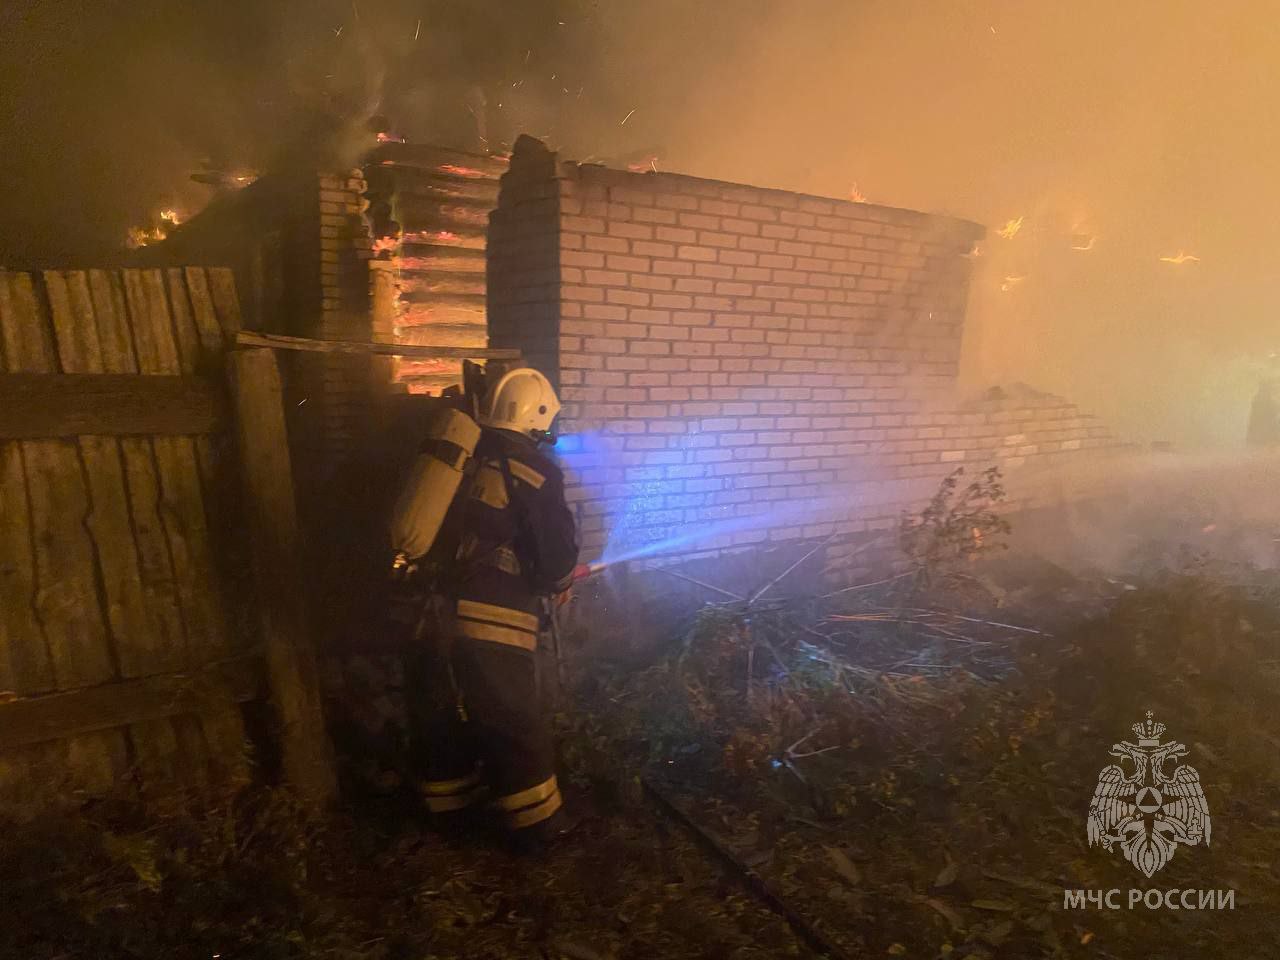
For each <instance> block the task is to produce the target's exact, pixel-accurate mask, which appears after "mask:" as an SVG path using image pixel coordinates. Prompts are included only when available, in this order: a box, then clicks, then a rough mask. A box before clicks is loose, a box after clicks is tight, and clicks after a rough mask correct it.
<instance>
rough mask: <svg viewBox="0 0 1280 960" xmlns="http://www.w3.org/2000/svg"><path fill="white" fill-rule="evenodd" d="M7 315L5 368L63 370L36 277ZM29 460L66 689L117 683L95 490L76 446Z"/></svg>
mask: <svg viewBox="0 0 1280 960" xmlns="http://www.w3.org/2000/svg"><path fill="white" fill-rule="evenodd" d="M7 283H8V286H9V303H8V309H6V310H5V312H4V314H3V315H0V327H3V338H4V346H5V358H6V365H7V366H8V367H9V369H10V370H11V371H12V372H25V373H52V372H53V371H55V370H56V369H57V354H56V351H55V349H54V345H53V339H52V336H51V329H50V325H49V322H48V319H47V318H46V317H45V315H44V311H43V309H42V308H41V304H39V302H38V300H37V297H36V291H35V288H34V285H33V283H32V278H31V276H30V275H28V274H23V273H12V274H9V275H8V277H7ZM22 458H23V463H24V465H25V468H26V475H27V497H28V501H29V503H30V507H31V524H32V533H33V540H34V543H35V560H36V596H35V604H36V616H37V617H38V619H39V622H40V624H41V626H42V627H43V628H44V634H45V638H46V640H47V642H48V644H49V652H50V656H51V657H52V660H53V670H54V679H55V681H56V682H57V684H58V685H59V686H61V687H72V686H83V685H85V684H88V683H98V682H101V681H103V680H105V679H108V678H110V677H111V676H112V675H113V674H114V672H115V668H114V665H113V664H112V658H111V652H110V646H109V643H108V639H107V633H106V626H105V623H104V621H103V616H102V611H101V610H100V609H99V604H98V592H97V577H96V569H95V558H94V553H93V544H92V543H91V541H90V540H89V537H88V534H87V532H86V530H85V526H84V524H85V520H86V518H87V517H88V514H89V491H88V489H87V487H86V484H85V476H84V470H83V467H82V464H81V461H80V451H79V449H78V447H77V445H76V444H75V442H73V441H66V440H25V441H23V443H22Z"/></svg>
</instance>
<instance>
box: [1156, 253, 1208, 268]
mask: <svg viewBox="0 0 1280 960" xmlns="http://www.w3.org/2000/svg"><path fill="white" fill-rule="evenodd" d="M1160 262H1161V263H1172V264H1175V265H1178V266H1181V265H1182V264H1184V263H1199V262H1200V258H1199V257H1197V256H1195V255H1193V254H1190V253H1187V252H1186V251H1184V250H1179V251H1178V253H1177V255H1176V256H1172V257H1161V258H1160Z"/></svg>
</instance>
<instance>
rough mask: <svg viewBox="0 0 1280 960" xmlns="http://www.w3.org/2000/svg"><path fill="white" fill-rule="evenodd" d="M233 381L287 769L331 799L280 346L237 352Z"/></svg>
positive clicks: (310, 792) (308, 790)
mask: <svg viewBox="0 0 1280 960" xmlns="http://www.w3.org/2000/svg"><path fill="white" fill-rule="evenodd" d="M229 367H230V374H231V376H230V380H231V386H232V394H233V396H234V399H235V406H236V411H237V416H236V426H237V437H238V439H239V445H240V461H241V470H242V473H243V476H244V484H245V487H244V494H245V498H244V505H245V510H244V512H245V517H246V520H247V521H248V524H249V530H250V542H251V545H252V550H253V571H254V576H255V579H256V582H257V584H258V585H259V591H258V593H259V596H260V598H261V603H262V611H261V613H262V628H263V638H264V641H265V643H266V655H267V671H268V674H269V676H270V680H271V694H272V700H273V702H274V704H275V708H276V712H277V714H278V719H279V723H280V729H281V737H282V747H283V755H284V769H285V775H286V776H287V777H288V779H289V781H290V782H291V783H292V784H293V785H294V787H295V789H297V790H298V792H299V794H300V795H301V796H302V797H303V798H305V799H306V800H308V801H309V802H310V803H312V804H313V805H315V806H323V805H326V804H328V803H330V802H331V801H332V800H333V798H334V794H335V790H336V785H335V781H334V774H333V763H332V754H331V750H330V747H329V741H328V737H327V735H326V733H325V727H324V715H323V709H322V703H321V695H320V678H319V670H318V667H317V664H316V656H315V650H314V649H313V647H312V645H311V641H312V634H311V631H310V630H309V629H308V611H307V606H306V602H305V598H304V595H303V579H302V575H301V571H300V570H299V568H298V557H299V538H298V520H297V507H296V504H295V503H294V487H293V475H292V468H291V465H290V459H289V443H288V436H287V434H286V430H285V421H284V409H283V405H282V394H281V388H280V371H279V367H278V366H277V364H276V357H275V353H274V352H273V351H272V350H269V349H264V348H259V349H250V350H237V351H235V352H234V353H232V354H231V357H230V363H229Z"/></svg>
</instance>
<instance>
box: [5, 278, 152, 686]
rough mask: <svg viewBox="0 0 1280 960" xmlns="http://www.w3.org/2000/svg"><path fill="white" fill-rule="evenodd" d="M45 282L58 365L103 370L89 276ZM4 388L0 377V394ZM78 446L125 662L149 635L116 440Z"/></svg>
mask: <svg viewBox="0 0 1280 960" xmlns="http://www.w3.org/2000/svg"><path fill="white" fill-rule="evenodd" d="M45 283H46V285H47V288H48V290H49V305H50V310H51V314H52V319H53V331H54V336H55V338H56V339H57V343H58V354H59V357H60V358H61V361H62V369H63V370H65V371H67V372H68V373H71V374H101V373H102V369H103V362H102V349H101V345H100V341H99V339H98V327H97V323H96V322H95V320H94V315H93V303H92V299H91V296H90V291H89V283H88V278H87V277H86V276H85V275H84V274H82V273H81V274H65V275H64V274H56V273H53V272H52V271H51V272H48V273H46V274H45ZM104 376H105V375H104ZM59 379H62V380H65V379H67V378H65V377H64V378H59ZM76 379H77V380H78V381H82V380H86V379H87V380H93V379H95V377H93V376H89V377H77V378H76ZM113 379H114V378H113ZM119 379H120V380H124V381H127V382H129V383H131V384H133V385H135V386H137V385H140V384H141V383H142V382H145V381H144V378H141V377H135V376H130V375H127V374H126V375H123V376H120V377H119ZM3 392H4V391H3V378H0V395H2V394H3ZM0 405H2V404H0ZM80 452H81V455H82V456H83V457H84V464H85V473H86V476H87V479H88V484H89V493H90V497H91V504H92V506H91V508H90V513H89V517H88V521H87V525H88V529H89V533H90V536H91V537H92V538H93V543H94V547H95V549H96V551H97V557H98V569H99V574H100V576H101V578H102V586H103V592H104V595H105V598H106V601H107V623H108V625H109V627H110V629H111V637H112V641H113V642H112V646H113V648H114V651H115V652H114V657H115V660H116V662H117V663H121V664H123V663H126V662H128V661H129V660H130V659H131V657H132V655H131V651H132V650H133V649H134V648H135V647H141V648H143V649H145V648H146V647H147V645H148V644H149V643H150V642H151V637H150V636H149V635H148V634H149V623H148V619H147V601H146V596H145V595H144V593H143V590H142V576H141V573H140V570H139V565H138V549H137V545H136V544H135V543H134V539H133V524H132V523H131V522H130V519H129V496H128V491H127V490H126V488H125V477H124V466H123V464H122V462H121V459H120V444H119V442H118V441H116V440H114V439H112V438H110V437H101V436H85V437H81V439H80Z"/></svg>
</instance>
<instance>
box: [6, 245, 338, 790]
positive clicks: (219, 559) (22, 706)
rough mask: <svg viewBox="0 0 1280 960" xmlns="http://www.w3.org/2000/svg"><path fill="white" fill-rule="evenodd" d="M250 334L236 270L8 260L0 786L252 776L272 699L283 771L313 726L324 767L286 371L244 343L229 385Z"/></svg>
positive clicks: (95, 785)
mask: <svg viewBox="0 0 1280 960" xmlns="http://www.w3.org/2000/svg"><path fill="white" fill-rule="evenodd" d="M239 326H240V321H239V311H238V307H237V302H236V294H235V288H234V283H233V281H232V278H231V274H230V272H229V271H226V270H219V269H208V270H206V269H203V268H171V269H166V270H158V269H155V270H123V271H113V272H108V271H99V270H90V271H47V272H44V273H40V274H28V273H4V272H0V800H2V801H6V802H10V803H12V802H18V803H21V802H23V801H36V802H38V801H39V800H40V798H42V797H47V795H48V794H49V791H50V790H53V791H56V792H58V793H60V794H62V795H64V796H73V795H76V794H77V793H78V792H83V791H88V792H95V793H96V792H105V791H108V790H110V789H112V788H113V786H114V785H116V784H118V783H119V782H120V781H121V779H122V778H125V777H135V778H137V779H138V780H140V781H141V783H142V784H143V785H144V787H145V786H147V785H149V784H154V785H156V786H157V787H159V786H166V787H167V786H169V785H172V784H174V783H177V784H182V785H187V786H190V787H197V788H198V787H201V786H203V785H206V784H209V783H212V782H215V781H227V780H232V781H234V780H237V779H242V778H244V777H246V776H247V774H248V770H247V765H246V752H245V748H244V738H245V731H244V727H243V721H242V711H241V709H240V704H242V703H244V702H245V701H248V700H252V699H258V698H261V697H263V696H266V695H267V694H268V692H269V693H270V694H271V696H272V697H273V699H274V700H275V702H276V706H277V715H278V719H279V720H280V721H281V723H282V725H283V727H284V729H285V733H284V738H285V741H286V742H285V753H286V757H285V765H286V773H288V772H289V770H288V767H289V751H290V744H289V742H288V741H289V738H290V736H294V737H296V736H297V735H298V734H299V733H301V734H302V735H305V736H306V737H308V738H310V743H311V746H310V747H308V749H309V750H311V751H312V752H313V753H314V756H311V757H309V758H304V759H303V760H301V761H300V762H301V763H302V765H303V766H304V767H305V766H307V765H310V766H311V767H312V769H313V770H321V768H323V767H324V758H323V751H324V748H323V745H322V740H323V737H322V736H317V734H318V733H319V731H317V730H316V729H315V727H316V725H317V724H318V722H319V716H320V713H319V706H318V688H317V686H316V684H315V683H314V677H313V676H311V675H310V673H309V672H308V664H307V662H306V661H307V657H306V652H305V651H304V650H301V649H300V648H299V646H298V644H299V643H305V641H306V635H305V626H304V624H303V623H302V622H301V619H300V617H301V616H302V614H300V613H299V611H300V610H302V609H303V606H302V603H301V598H300V597H298V596H296V594H297V593H298V592H299V589H300V585H299V584H298V583H297V582H296V580H294V579H291V578H290V576H289V575H288V572H287V568H288V567H289V565H290V563H291V561H292V558H291V557H289V556H288V555H287V554H288V551H289V550H290V549H292V548H293V547H295V546H296V542H293V541H291V538H292V536H293V532H292V525H293V504H292V499H291V498H292V488H291V477H290V473H289V459H288V452H287V447H285V440H284V435H283V417H282V413H281V410H280V400H279V396H280V394H279V377H278V373H277V372H276V369H275V365H274V363H275V361H274V355H273V354H272V353H271V351H269V350H251V351H241V352H240V353H239V354H237V355H236V356H235V357H233V358H232V359H231V363H230V366H231V378H230V383H231V387H232V389H231V392H230V397H229V396H228V391H227V389H226V381H225V380H224V376H223V374H224V364H225V363H226V361H227V357H226V355H225V354H226V351H227V350H228V349H230V348H231V345H232V344H233V343H234V336H235V334H236V333H237V332H238V331H239ZM237 441H238V442H237ZM255 524H256V528H255ZM241 533H245V534H246V536H243V537H242V536H240V534H241ZM242 556H243V557H244V558H246V559H245V562H243V563H241V562H240V561H239V558H240V557H242ZM246 568H247V569H246ZM247 570H252V571H253V572H254V574H255V576H253V577H250V576H249V575H248V573H247ZM238 574H243V576H242V577H241V578H239V579H237V575H238ZM263 576H268V577H269V578H270V581H269V583H270V585H269V587H268V588H267V590H271V591H272V594H271V595H268V596H263V594H265V593H267V590H263V591H261V592H260V594H259V602H255V600H254V598H253V596H252V593H251V591H250V590H249V589H248V588H249V587H250V586H251V585H252V582H253V581H254V580H257V581H258V582H261V578H262V577H263ZM280 589H283V590H284V591H285V594H286V595H284V596H280V595H278V594H276V591H278V590H280ZM300 664H301V666H300ZM310 667H311V668H313V667H314V663H313V662H312V663H311V664H310ZM312 672H313V670H312ZM299 676H301V678H302V681H303V682H302V683H301V685H299V684H298V683H297V682H296V681H298V678H299ZM268 680H269V682H268ZM326 776H327V774H326V773H324V772H323V771H322V770H321V772H320V773H319V774H318V776H317V777H316V778H313V779H312V784H313V785H315V784H321V786H319V788H318V790H319V793H321V794H324V793H325V792H326V791H327V790H328V789H329V788H328V787H326V786H323V782H324V780H325V777H326Z"/></svg>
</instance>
